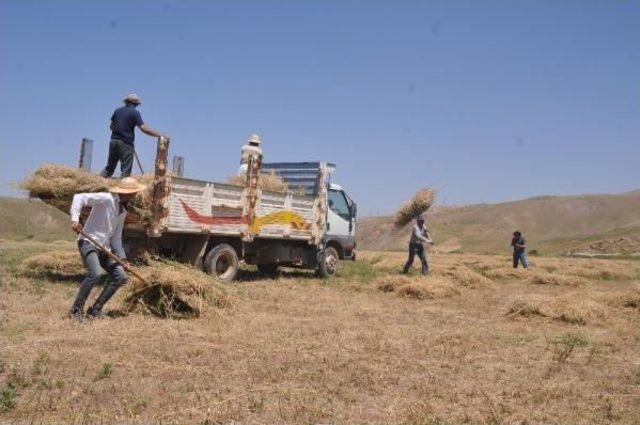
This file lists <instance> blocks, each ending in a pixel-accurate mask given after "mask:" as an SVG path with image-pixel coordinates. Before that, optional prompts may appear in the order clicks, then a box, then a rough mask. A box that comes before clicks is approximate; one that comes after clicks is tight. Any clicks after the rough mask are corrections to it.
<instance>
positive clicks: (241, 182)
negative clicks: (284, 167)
mask: <svg viewBox="0 0 640 425" xmlns="http://www.w3.org/2000/svg"><path fill="white" fill-rule="evenodd" d="M227 183H229V184H233V185H235V186H242V187H244V186H245V185H246V183H247V176H246V175H244V174H232V175H230V176H229V177H227ZM258 189H260V190H266V191H269V192H278V193H285V192H286V191H287V190H288V186H287V184H286V183H285V182H284V180H282V178H281V177H280V176H279V175H277V174H276V173H275V172H273V171H272V172H268V173H260V179H259V180H258Z"/></svg>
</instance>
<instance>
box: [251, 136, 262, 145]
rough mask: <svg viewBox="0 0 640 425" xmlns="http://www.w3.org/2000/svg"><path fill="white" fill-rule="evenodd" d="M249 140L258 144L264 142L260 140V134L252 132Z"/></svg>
mask: <svg viewBox="0 0 640 425" xmlns="http://www.w3.org/2000/svg"><path fill="white" fill-rule="evenodd" d="M247 142H249V144H252V145H256V146H260V143H262V141H261V140H260V136H258V135H257V134H252V135H251V136H249V139H248V140H247Z"/></svg>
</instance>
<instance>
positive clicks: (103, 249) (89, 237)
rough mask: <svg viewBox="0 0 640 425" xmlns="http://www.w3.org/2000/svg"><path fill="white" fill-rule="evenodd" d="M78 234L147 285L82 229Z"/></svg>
mask: <svg viewBox="0 0 640 425" xmlns="http://www.w3.org/2000/svg"><path fill="white" fill-rule="evenodd" d="M78 233H80V234H81V235H82V236H84V237H85V238H86V239H87V240H88V241H89V242H91V243H92V244H93V245H94V246H95V247H96V248H98V249H99V250H100V251H102V252H104V253H105V254H107V255H108V256H109V258H111V259H112V260H113V261H115V262H116V263H118V264H120V265H121V266H122V268H123V269H125V270H126V271H128V272H129V273H131V274H132V275H134V276H135V277H137V278H138V279H139V280H140V282H142V283H144V284H146V285H149V282H147V281H146V280H145V279H144V278H143V277H142V276H140V275H139V274H138V273H137V272H136V271H135V270H133V269H132V268H131V267H129V266H128V265H127V264H126V263H125V262H124V261H122V259H120V257H118V256H117V255H116V254H114V253H113V252H111V250H108V249H107V248H106V247H105V246H104V245H102V244H101V243H100V242H98V241H97V240H95V239H94V238H93V237H91V236H89V235H88V234H87V233H86V232H85V231H84V229H80V230H79V231H78Z"/></svg>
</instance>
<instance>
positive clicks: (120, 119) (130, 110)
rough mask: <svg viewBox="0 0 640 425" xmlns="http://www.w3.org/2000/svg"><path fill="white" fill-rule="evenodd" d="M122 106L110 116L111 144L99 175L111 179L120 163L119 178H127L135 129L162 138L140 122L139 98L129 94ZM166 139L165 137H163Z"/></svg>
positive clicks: (132, 155)
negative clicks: (105, 164) (104, 165)
mask: <svg viewBox="0 0 640 425" xmlns="http://www.w3.org/2000/svg"><path fill="white" fill-rule="evenodd" d="M123 101H124V106H121V107H120V108H118V109H116V110H115V111H114V112H113V115H111V127H110V128H111V142H110V143H109V159H108V160H107V166H106V167H104V170H102V173H100V175H101V176H102V177H111V176H112V175H113V172H114V171H115V169H116V165H118V161H120V172H121V177H129V176H130V175H131V169H132V168H133V157H134V155H135V153H134V143H133V142H134V140H135V138H136V135H135V129H136V127H138V128H140V131H142V132H143V133H144V134H147V135H149V136H152V137H162V136H163V134H161V133H159V132H157V131H155V130H154V129H152V128H151V127H149V126H148V125H146V124H145V123H144V121H142V115H140V111H138V110H137V109H136V107H137V106H138V105H140V104H141V103H142V100H141V99H140V96H138V95H137V94H133V93H131V94H129V95H127V97H125V98H124V100H123ZM165 137H166V136H165Z"/></svg>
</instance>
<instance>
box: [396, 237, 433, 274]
mask: <svg viewBox="0 0 640 425" xmlns="http://www.w3.org/2000/svg"><path fill="white" fill-rule="evenodd" d="M416 254H417V255H418V257H420V261H421V262H422V274H423V275H426V274H428V273H429V264H428V263H427V253H426V252H425V250H424V246H423V245H422V244H421V243H410V244H409V259H408V260H407V264H405V265H404V269H403V270H402V273H408V272H409V269H410V268H411V266H413V259H414V257H415V256H416Z"/></svg>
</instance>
